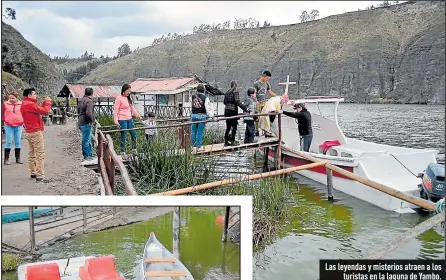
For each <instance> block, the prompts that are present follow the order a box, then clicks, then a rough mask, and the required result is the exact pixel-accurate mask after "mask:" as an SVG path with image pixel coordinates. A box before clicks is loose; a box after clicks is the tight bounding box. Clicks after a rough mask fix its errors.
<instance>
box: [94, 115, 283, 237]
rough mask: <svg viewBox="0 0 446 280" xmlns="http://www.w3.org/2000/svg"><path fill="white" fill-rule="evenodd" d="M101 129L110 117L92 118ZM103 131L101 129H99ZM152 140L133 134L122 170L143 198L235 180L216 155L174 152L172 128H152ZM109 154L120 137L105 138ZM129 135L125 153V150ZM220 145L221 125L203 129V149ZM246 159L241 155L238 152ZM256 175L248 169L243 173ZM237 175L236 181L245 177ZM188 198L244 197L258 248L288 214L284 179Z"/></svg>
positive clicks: (110, 122)
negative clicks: (249, 202) (154, 132)
mask: <svg viewBox="0 0 446 280" xmlns="http://www.w3.org/2000/svg"><path fill="white" fill-rule="evenodd" d="M98 120H99V122H100V124H101V125H102V126H109V125H113V120H112V118H111V117H108V118H107V117H100V118H98ZM104 130H105V129H104ZM158 133H159V134H158V136H157V137H156V138H155V140H154V141H153V142H152V143H148V142H147V140H146V139H145V137H144V132H143V131H138V136H137V154H135V155H130V159H131V163H130V165H129V166H127V169H128V171H129V175H130V177H131V179H132V182H133V185H134V187H135V189H136V191H137V193H138V194H139V195H147V194H153V193H159V192H165V191H170V190H175V189H181V188H186V187H191V186H196V185H200V184H204V183H208V182H212V181H216V180H222V179H228V178H236V177H237V176H240V174H237V173H233V171H234V168H237V163H235V164H234V165H235V166H227V167H224V166H223V165H222V164H220V162H219V156H205V157H196V156H193V155H191V153H189V152H183V153H179V152H176V151H178V150H179V149H180V142H179V137H178V128H163V129H158ZM111 136H112V139H113V143H114V146H115V149H116V150H117V152H118V151H119V145H120V133H119V132H117V133H112V134H111ZM129 136H130V135H128V137H127V145H126V146H127V148H128V150H130V137H129ZM222 142H224V127H223V125H222V124H218V123H212V124H207V125H206V129H205V137H204V141H203V145H211V144H214V143H222ZM239 155H241V156H244V157H246V156H247V155H246V153H245V154H243V153H239ZM254 172H256V170H255V167H252V168H251V169H250V171H249V172H248V173H251V174H252V173H254ZM248 173H247V174H244V175H243V174H242V175H241V176H245V175H248ZM116 179H117V181H116V182H117V188H116V190H117V195H126V190H125V188H124V186H123V184H122V183H120V182H119V179H120V176H116ZM190 195H249V196H252V197H253V244H254V245H255V246H262V245H264V244H268V243H270V242H271V241H272V240H273V239H274V237H275V235H276V233H277V231H278V230H279V229H280V225H281V224H283V221H285V220H286V219H287V217H288V215H289V210H288V209H289V206H288V203H287V202H288V201H289V199H290V197H291V194H290V181H289V178H288V177H286V176H278V177H270V178H265V179H263V180H258V181H248V182H242V183H238V184H234V185H228V186H223V187H218V188H214V189H210V190H207V191H201V192H195V193H191V194H190Z"/></svg>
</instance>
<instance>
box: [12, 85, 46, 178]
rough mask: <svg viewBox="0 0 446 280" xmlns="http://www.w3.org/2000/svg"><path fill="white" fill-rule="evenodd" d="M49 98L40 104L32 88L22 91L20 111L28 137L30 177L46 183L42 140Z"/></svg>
mask: <svg viewBox="0 0 446 280" xmlns="http://www.w3.org/2000/svg"><path fill="white" fill-rule="evenodd" d="M51 105H52V102H51V98H49V97H46V98H45V99H44V100H43V102H42V105H41V106H39V105H38V104H37V93H36V90H35V89H34V88H27V89H25V90H24V91H23V101H22V107H21V108H20V111H21V112H22V117H23V122H24V126H25V132H26V138H27V139H28V146H29V147H28V168H29V172H30V173H31V178H35V179H36V181H37V182H43V183H48V180H47V179H45V178H44V171H43V170H44V158H45V146H44V142H43V130H44V128H43V119H42V115H47V114H48V113H49V112H50V110H51Z"/></svg>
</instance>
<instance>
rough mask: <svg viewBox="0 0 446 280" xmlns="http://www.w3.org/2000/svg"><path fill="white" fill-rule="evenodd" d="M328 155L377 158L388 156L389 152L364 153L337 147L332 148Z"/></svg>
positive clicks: (345, 147)
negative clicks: (378, 156)
mask: <svg viewBox="0 0 446 280" xmlns="http://www.w3.org/2000/svg"><path fill="white" fill-rule="evenodd" d="M327 153H328V154H329V155H331V156H339V157H346V158H355V157H361V156H377V155H379V154H386V153H387V151H364V150H359V149H355V148H351V147H348V146H335V147H331V148H330V149H329V150H328V152H327Z"/></svg>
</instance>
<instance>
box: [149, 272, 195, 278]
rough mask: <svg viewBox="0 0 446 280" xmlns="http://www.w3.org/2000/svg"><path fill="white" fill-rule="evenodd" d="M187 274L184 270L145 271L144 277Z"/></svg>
mask: <svg viewBox="0 0 446 280" xmlns="http://www.w3.org/2000/svg"><path fill="white" fill-rule="evenodd" d="M181 276H183V277H184V276H187V273H186V272H185V271H147V272H146V277H181Z"/></svg>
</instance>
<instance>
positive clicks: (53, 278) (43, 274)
mask: <svg viewBox="0 0 446 280" xmlns="http://www.w3.org/2000/svg"><path fill="white" fill-rule="evenodd" d="M25 280H61V278H60V272H59V266H58V265H57V263H48V264H37V265H29V266H27V267H26V276H25Z"/></svg>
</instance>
